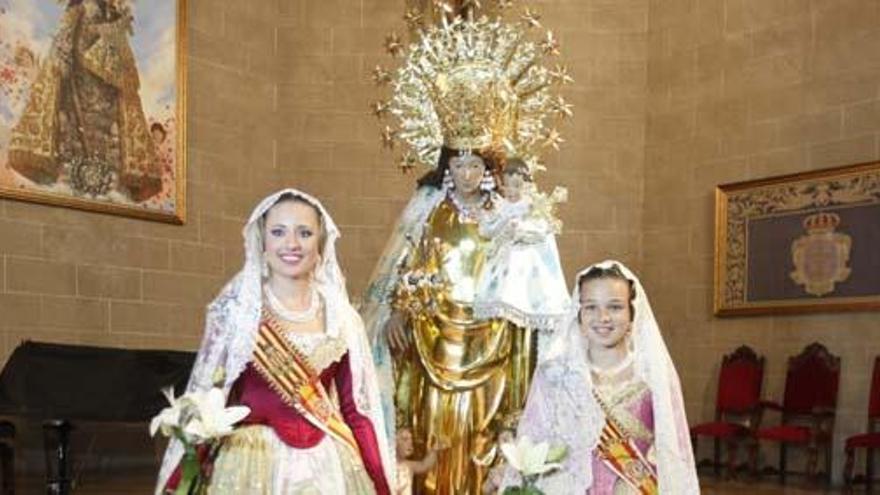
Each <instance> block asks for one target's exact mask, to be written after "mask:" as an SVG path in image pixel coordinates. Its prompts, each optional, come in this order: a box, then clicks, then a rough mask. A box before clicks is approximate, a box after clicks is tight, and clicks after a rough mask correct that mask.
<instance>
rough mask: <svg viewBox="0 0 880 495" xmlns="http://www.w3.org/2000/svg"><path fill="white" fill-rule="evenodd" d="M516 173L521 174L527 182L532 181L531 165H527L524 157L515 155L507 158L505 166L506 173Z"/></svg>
mask: <svg viewBox="0 0 880 495" xmlns="http://www.w3.org/2000/svg"><path fill="white" fill-rule="evenodd" d="M514 174H519V175H520V176H521V177H522V178H523V180H525V181H526V182H532V174H531V172H530V171H529V166H528V165H526V162H524V161H523V160H522V158H519V157H514V158H509V159H508V160H507V164H506V165H505V166H504V175H514Z"/></svg>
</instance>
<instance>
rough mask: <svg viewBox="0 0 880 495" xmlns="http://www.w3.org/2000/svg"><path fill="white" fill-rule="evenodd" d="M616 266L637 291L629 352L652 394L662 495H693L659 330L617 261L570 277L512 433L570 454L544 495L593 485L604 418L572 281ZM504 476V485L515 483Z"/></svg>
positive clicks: (679, 404)
mask: <svg viewBox="0 0 880 495" xmlns="http://www.w3.org/2000/svg"><path fill="white" fill-rule="evenodd" d="M612 265H617V266H618V267H619V268H620V269H621V271H622V272H623V273H624V275H625V276H626V278H628V279H629V280H631V281H632V282H633V287H634V288H635V291H636V296H635V299H634V300H633V311H634V313H635V314H634V319H633V326H632V334H631V335H632V337H631V338H632V339H633V341H632V343H633V352H634V353H635V356H634V357H635V364H634V366H635V373H636V376H637V377H638V378H639V379H640V380H642V381H643V382H645V384H647V385H648V387H649V389H650V390H651V398H652V403H653V412H654V449H655V454H656V462H657V473H658V482H659V487H660V492H661V493H667V494H684V495H689V494H696V493H699V490H700V489H699V484H698V481H697V475H696V470H695V466H694V459H693V452H692V451H691V442H690V434H689V431H688V425H687V419H686V418H685V410H684V402H683V400H682V394H681V386H680V384H679V380H678V374H677V373H676V371H675V367H674V366H673V364H672V359H671V358H670V356H669V352H668V351H667V349H666V344H665V343H664V342H663V337H662V336H661V335H660V329H659V327H658V325H657V320H656V319H655V318H654V313H653V311H651V305H650V303H649V302H648V298H647V295H646V294H645V290H644V288H643V287H642V285H641V283H640V282H639V279H638V278H637V277H636V276H635V275H634V274H633V273H632V272H631V271H630V270H629V269H628V268H626V267H625V266H624V265H623V264H622V263H620V262H617V261H612V260H608V261H603V262H601V263H597V264H595V265H591V266H589V267H587V268H586V269H584V270H582V271H581V272H580V273H578V275H577V276H576V277H575V286H574V289H573V290H572V295H571V306H570V308H569V312H568V316H567V317H566V322H565V324H564V326H563V327H562V329H561V331H560V333H559V334H558V335H557V337H556V338H555V339H554V340H553V341H552V342H551V343H550V344H549V347H548V349H547V352H546V354H545V356H543V357H542V358H541V360H540V362H539V364H538V367H537V369H536V370H535V376H534V379H533V381H532V386H531V390H530V392H529V397H528V401H527V403H526V408H525V411H524V413H523V417H522V419H521V421H520V424H519V429H518V432H517V434H518V435H527V436H529V437H530V438H532V439H533V440H540V441H549V442H551V444H556V443H563V444H565V445H566V446H567V447H568V449H569V453H568V456H567V457H566V459H565V460H564V461H563V468H562V469H560V470H558V471H556V472H555V473H553V474H551V475H548V476H546V477H544V478H543V479H541V480H540V481H539V483H538V484H539V486H540V487H541V488H542V489H543V490H544V491H545V492H546V493H558V494H569V493H571V494H575V493H577V494H582V493H584V492H585V491H586V490H587V488H588V487H590V486H591V485H592V482H593V473H592V458H591V453H592V452H593V449H594V448H595V446H596V444H597V443H598V441H599V434H600V432H601V431H602V428H603V426H604V424H605V415H604V413H603V412H602V410H601V408H600V407H599V405H598V404H597V403H596V401H595V399H594V398H593V394H592V393H591V391H590V389H591V387H592V378H591V376H590V372H589V365H588V362H587V353H586V350H587V341H586V339H585V338H584V337H583V336H582V333H581V330H580V325H579V323H578V318H577V314H578V311H579V309H580V287H578V283H577V282H578V280H580V278H581V276H583V275H584V274H585V273H587V272H588V271H589V270H590V269H591V268H593V267H602V268H609V267H611V266H612ZM515 479H516V474H515V473H513V472H508V473H507V475H506V476H505V483H507V484H510V483H513V482H515Z"/></svg>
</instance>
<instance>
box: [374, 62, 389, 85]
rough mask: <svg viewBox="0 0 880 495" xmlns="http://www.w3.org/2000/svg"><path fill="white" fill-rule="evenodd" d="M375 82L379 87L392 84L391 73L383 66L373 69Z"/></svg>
mask: <svg viewBox="0 0 880 495" xmlns="http://www.w3.org/2000/svg"><path fill="white" fill-rule="evenodd" d="M373 82H375V83H376V85H377V86H384V85H386V84H388V83H389V82H391V73H390V72H388V71H387V70H385V68H384V67H382V66H381V65H377V66H376V67H375V68H374V69H373Z"/></svg>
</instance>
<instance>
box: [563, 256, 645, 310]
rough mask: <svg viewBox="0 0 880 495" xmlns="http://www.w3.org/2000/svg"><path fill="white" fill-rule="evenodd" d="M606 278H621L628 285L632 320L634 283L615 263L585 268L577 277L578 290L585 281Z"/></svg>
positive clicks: (634, 296) (634, 297)
mask: <svg viewBox="0 0 880 495" xmlns="http://www.w3.org/2000/svg"><path fill="white" fill-rule="evenodd" d="M608 278H610V279H617V280H623V281H625V282H626V284H627V286H628V287H629V319H630V321H632V320H633V318H635V315H636V311H635V307H633V301H635V299H636V284H635V282H633V281H632V280H630V279H628V278H627V277H626V275H624V273H623V270H621V269H620V266H619V265H617V263H612V264H611V266H609V267H608V268H604V267H601V266H594V267H593V268H590V269H589V270H587V273H584V274H583V275H581V276H580V277H578V280H577V286H578V290H580V289H582V288H583V286H584V284H585V283H587V282H590V281H592V280H600V279H608ZM578 321H580V313H578Z"/></svg>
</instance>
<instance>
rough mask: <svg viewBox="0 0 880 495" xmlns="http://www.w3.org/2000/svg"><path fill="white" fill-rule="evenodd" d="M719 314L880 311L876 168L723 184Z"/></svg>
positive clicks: (879, 181) (879, 177)
mask: <svg viewBox="0 0 880 495" xmlns="http://www.w3.org/2000/svg"><path fill="white" fill-rule="evenodd" d="M714 292H715V294H714V309H715V314H716V315H717V316H734V315H758V314H792V313H808V312H825V311H865V310H877V309H880V162H870V163H861V164H856V165H849V166H844V167H836V168H830V169H825V170H817V171H811V172H804V173H798V174H791V175H784V176H779V177H770V178H766V179H759V180H752V181H747V182H738V183H732V184H724V185H720V186H718V187H717V188H716V191H715V284H714Z"/></svg>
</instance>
